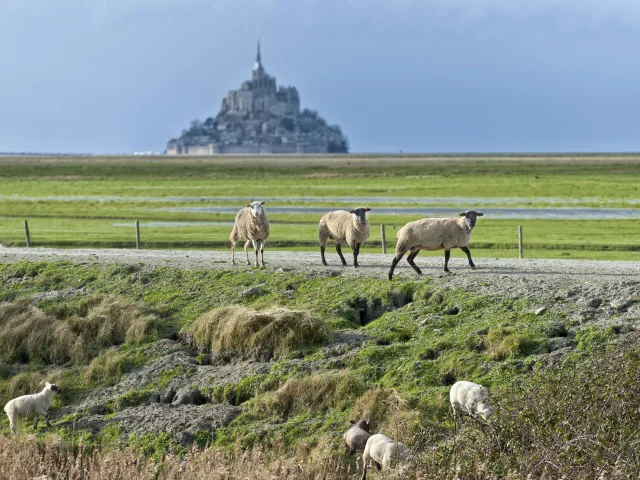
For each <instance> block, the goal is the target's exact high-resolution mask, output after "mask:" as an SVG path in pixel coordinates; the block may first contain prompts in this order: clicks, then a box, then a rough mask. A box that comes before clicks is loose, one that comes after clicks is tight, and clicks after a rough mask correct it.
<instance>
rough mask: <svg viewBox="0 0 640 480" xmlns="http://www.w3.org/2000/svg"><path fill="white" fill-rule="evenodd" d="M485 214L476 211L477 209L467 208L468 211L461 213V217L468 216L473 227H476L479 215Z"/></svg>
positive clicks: (468, 220)
mask: <svg viewBox="0 0 640 480" xmlns="http://www.w3.org/2000/svg"><path fill="white" fill-rule="evenodd" d="M483 215H484V213H482V212H476V211H475V210H467V211H466V212H462V213H461V214H460V216H461V217H466V219H467V223H468V224H469V225H470V226H471V227H475V226H476V218H477V217H482V216H483Z"/></svg>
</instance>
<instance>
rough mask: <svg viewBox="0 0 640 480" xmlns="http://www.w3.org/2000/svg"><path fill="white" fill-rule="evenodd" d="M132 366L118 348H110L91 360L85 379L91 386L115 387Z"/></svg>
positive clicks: (85, 372)
mask: <svg viewBox="0 0 640 480" xmlns="http://www.w3.org/2000/svg"><path fill="white" fill-rule="evenodd" d="M130 366H131V362H130V361H129V360H128V359H127V357H126V355H123V354H122V353H120V352H119V351H118V349H117V348H110V349H108V350H106V351H104V352H102V353H101V354H100V355H98V356H97V357H95V358H94V359H93V360H91V363H89V366H88V367H87V368H86V370H85V371H84V379H85V381H86V382H87V383H88V384H89V385H96V386H109V385H115V384H116V383H118V381H119V380H120V378H121V377H122V375H123V374H125V373H126V372H127V371H128V370H129V368H130Z"/></svg>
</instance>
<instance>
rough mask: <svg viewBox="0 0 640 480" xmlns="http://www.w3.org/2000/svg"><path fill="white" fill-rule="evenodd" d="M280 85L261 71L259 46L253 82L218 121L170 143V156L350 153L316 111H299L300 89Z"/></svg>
mask: <svg viewBox="0 0 640 480" xmlns="http://www.w3.org/2000/svg"><path fill="white" fill-rule="evenodd" d="M276 85H277V84H276V78H275V77H273V76H271V75H269V74H268V73H267V72H266V71H265V69H264V66H263V65H262V59H261V56H260V43H259V42H258V52H257V55H256V62H255V64H254V66H253V69H252V71H251V80H246V81H244V82H243V83H242V85H241V86H240V88H239V89H238V90H231V91H230V92H229V93H227V96H226V97H225V98H224V99H223V100H222V105H221V107H220V112H219V113H218V114H217V115H216V117H215V118H213V117H209V118H207V119H206V120H205V121H204V122H201V121H199V120H194V121H193V122H192V123H191V127H190V128H189V129H185V130H183V131H182V135H180V137H179V138H174V139H171V140H169V142H168V143H167V152H166V153H167V155H217V154H261V153H280V154H282V153H346V152H347V151H348V146H347V139H346V137H345V136H344V135H343V134H342V130H341V129H340V127H339V126H338V125H328V124H327V122H326V121H325V120H324V119H323V118H322V117H321V116H320V115H318V113H317V112H315V111H313V110H309V109H306V108H305V109H302V111H301V110H300V95H299V94H298V89H297V88H296V87H293V86H287V87H285V86H276Z"/></svg>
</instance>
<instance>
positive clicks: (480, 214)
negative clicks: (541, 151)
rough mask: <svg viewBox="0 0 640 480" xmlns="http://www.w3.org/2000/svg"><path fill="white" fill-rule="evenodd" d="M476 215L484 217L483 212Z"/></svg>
mask: <svg viewBox="0 0 640 480" xmlns="http://www.w3.org/2000/svg"><path fill="white" fill-rule="evenodd" d="M476 215H477V216H479V217H484V213H482V212H478V213H476Z"/></svg>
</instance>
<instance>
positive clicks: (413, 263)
mask: <svg viewBox="0 0 640 480" xmlns="http://www.w3.org/2000/svg"><path fill="white" fill-rule="evenodd" d="M418 253H420V249H418V250H416V251H415V252H411V253H410V254H409V256H408V257H407V262H409V265H411V266H412V267H413V269H414V270H415V271H416V272H417V273H418V275H422V270H420V268H418V266H417V265H416V264H415V262H414V261H413V259H414V258H416V256H417V255H418Z"/></svg>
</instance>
